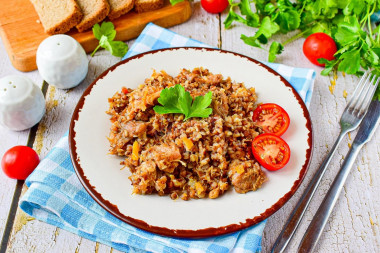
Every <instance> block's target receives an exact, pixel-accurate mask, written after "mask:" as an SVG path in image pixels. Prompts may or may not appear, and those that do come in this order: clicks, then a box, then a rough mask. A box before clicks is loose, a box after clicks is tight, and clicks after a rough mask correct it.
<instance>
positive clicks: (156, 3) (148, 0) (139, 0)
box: [135, 0, 164, 13]
mask: <svg viewBox="0 0 380 253" xmlns="http://www.w3.org/2000/svg"><path fill="white" fill-rule="evenodd" d="M163 6H164V0H136V1H135V10H136V11H137V12H139V13H140V12H146V11H153V10H157V9H160V8H162V7H163Z"/></svg>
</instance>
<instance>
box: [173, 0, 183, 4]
mask: <svg viewBox="0 0 380 253" xmlns="http://www.w3.org/2000/svg"><path fill="white" fill-rule="evenodd" d="M183 1H184V0H170V3H171V4H172V5H175V4H178V3H180V2H183Z"/></svg>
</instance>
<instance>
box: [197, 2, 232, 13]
mask: <svg viewBox="0 0 380 253" xmlns="http://www.w3.org/2000/svg"><path fill="white" fill-rule="evenodd" d="M201 5H202V7H203V9H205V10H206V11H207V12H209V13H221V12H223V11H224V10H225V9H226V8H227V6H228V0H201Z"/></svg>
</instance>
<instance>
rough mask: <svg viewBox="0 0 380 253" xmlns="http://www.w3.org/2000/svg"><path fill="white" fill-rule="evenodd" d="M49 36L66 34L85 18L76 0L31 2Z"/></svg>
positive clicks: (34, 0)
mask: <svg viewBox="0 0 380 253" xmlns="http://www.w3.org/2000/svg"><path fill="white" fill-rule="evenodd" d="M30 1H31V2H32V4H33V6H34V8H35V10H36V12H37V14H38V16H39V17H40V20H41V23H42V26H43V27H44V29H45V32H46V33H47V34H50V35H53V34H59V33H66V32H68V31H69V30H70V29H71V28H73V27H74V26H76V25H77V24H79V22H80V21H81V19H82V17H83V13H82V11H81V10H80V7H79V6H78V4H77V2H76V1H75V0H61V1H51V0H30Z"/></svg>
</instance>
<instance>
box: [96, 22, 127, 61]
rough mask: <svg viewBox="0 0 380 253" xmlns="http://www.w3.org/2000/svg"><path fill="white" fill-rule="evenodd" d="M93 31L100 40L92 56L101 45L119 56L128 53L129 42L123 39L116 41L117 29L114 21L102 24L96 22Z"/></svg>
mask: <svg viewBox="0 0 380 253" xmlns="http://www.w3.org/2000/svg"><path fill="white" fill-rule="evenodd" d="M92 32H93V33H94V36H95V38H97V39H98V40H99V45H98V46H97V47H96V48H95V50H94V51H93V52H92V54H91V56H94V54H95V53H96V51H98V49H99V48H100V47H102V48H104V49H106V50H108V51H110V52H111V54H112V55H114V56H117V57H123V56H124V55H125V54H126V53H127V51H128V45H127V44H125V43H124V42H123V41H114V39H115V36H116V30H115V26H114V25H113V23H112V22H102V24H101V25H99V24H95V25H94V27H93V28H92Z"/></svg>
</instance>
